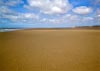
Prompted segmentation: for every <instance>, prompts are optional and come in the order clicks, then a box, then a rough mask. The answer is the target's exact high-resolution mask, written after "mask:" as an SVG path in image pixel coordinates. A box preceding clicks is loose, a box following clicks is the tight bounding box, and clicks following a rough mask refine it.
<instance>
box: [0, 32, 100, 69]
mask: <svg viewBox="0 0 100 71" xmlns="http://www.w3.org/2000/svg"><path fill="white" fill-rule="evenodd" d="M0 71H100V30H23V31H14V32H5V33H0Z"/></svg>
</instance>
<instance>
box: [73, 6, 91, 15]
mask: <svg viewBox="0 0 100 71" xmlns="http://www.w3.org/2000/svg"><path fill="white" fill-rule="evenodd" d="M72 11H73V12H74V13H77V14H82V15H86V14H90V13H91V12H92V11H93V10H92V8H90V7H86V6H79V7H76V8H74V9H73V10H72Z"/></svg>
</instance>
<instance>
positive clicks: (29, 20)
mask: <svg viewBox="0 0 100 71" xmlns="http://www.w3.org/2000/svg"><path fill="white" fill-rule="evenodd" d="M92 25H100V0H0V28H55V27H56V28H57V27H61V28H62V27H64V28H66V27H75V26H92Z"/></svg>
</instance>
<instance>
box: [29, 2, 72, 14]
mask: <svg viewBox="0 0 100 71" xmlns="http://www.w3.org/2000/svg"><path fill="white" fill-rule="evenodd" d="M28 3H29V6H30V7H37V8H39V9H40V11H41V12H42V13H45V14H62V13H66V12H68V11H69V10H70V9H71V8H72V5H71V4H69V2H68V0H52V1H51V0H28Z"/></svg>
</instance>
